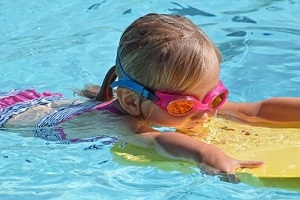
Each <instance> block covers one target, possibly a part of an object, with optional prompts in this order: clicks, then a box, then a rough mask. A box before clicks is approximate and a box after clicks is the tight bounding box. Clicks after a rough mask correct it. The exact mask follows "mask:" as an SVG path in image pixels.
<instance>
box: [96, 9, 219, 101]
mask: <svg viewBox="0 0 300 200" xmlns="http://www.w3.org/2000/svg"><path fill="white" fill-rule="evenodd" d="M118 51H119V55H120V61H121V63H122V66H123V69H124V71H125V73H126V74H127V75H128V76H129V77H130V78H132V79H133V80H135V81H136V82H138V83H140V84H142V85H144V86H145V87H147V88H149V89H152V90H156V89H168V90H175V91H178V92H184V91H186V90H187V89H191V88H193V87H195V85H196V84H195V83H198V82H200V81H201V80H202V79H203V78H204V77H205V76H207V75H208V74H209V71H210V69H211V68H212V67H216V66H218V65H219V64H220V62H221V59H222V56H221V53H220V52H219V50H218V49H217V47H216V46H215V45H214V43H213V42H212V41H211V40H210V39H209V38H208V37H207V36H206V35H205V33H204V32H203V31H202V30H201V29H199V28H198V27H197V26H196V25H195V24H194V23H193V22H192V21H190V20H189V19H187V18H185V17H182V16H178V15H167V14H154V13H152V14H148V15H145V16H143V17H141V18H139V19H137V20H135V21H134V22H133V23H132V24H131V25H130V26H129V27H128V28H127V29H126V30H125V31H124V33H123V35H122V37H121V39H120V43H119V47H118ZM114 69H115V67H112V69H111V71H112V70H114ZM115 74H116V75H117V76H121V74H120V72H119V71H118V69H116V71H115ZM115 74H114V73H112V72H110V73H108V74H107V76H106V79H108V80H109V81H110V82H113V81H114V80H115V78H116V77H115ZM103 83H104V84H105V88H104V87H102V88H101V89H102V90H103V91H104V90H106V93H110V94H109V95H110V96H109V97H108V96H106V97H105V95H102V96H101V95H98V99H97V98H96V100H108V99H111V98H112V95H111V92H107V91H111V89H109V88H107V85H108V82H107V81H105V80H104V82H103ZM108 87H109V86H108ZM103 91H102V93H105V92H103ZM100 93H101V92H100Z"/></svg>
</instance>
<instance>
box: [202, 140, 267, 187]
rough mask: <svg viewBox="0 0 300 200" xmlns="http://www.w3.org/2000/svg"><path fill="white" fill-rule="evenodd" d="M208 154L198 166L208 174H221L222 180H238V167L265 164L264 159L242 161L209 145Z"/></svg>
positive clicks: (253, 166) (252, 166)
mask: <svg viewBox="0 0 300 200" xmlns="http://www.w3.org/2000/svg"><path fill="white" fill-rule="evenodd" d="M207 154H208V155H205V156H204V157H203V159H202V162H201V163H199V164H198V167H199V168H200V169H201V170H202V172H203V173H205V174H208V175H221V180H227V181H228V182H238V179H237V176H236V175H235V174H234V173H235V171H236V169H238V168H255V167H260V166H262V165H263V164H264V162H263V161H242V160H237V159H234V158H231V157H229V156H227V155H226V154H225V153H224V152H222V151H221V150H220V149H218V148H216V147H214V146H212V145H210V146H208V151H207Z"/></svg>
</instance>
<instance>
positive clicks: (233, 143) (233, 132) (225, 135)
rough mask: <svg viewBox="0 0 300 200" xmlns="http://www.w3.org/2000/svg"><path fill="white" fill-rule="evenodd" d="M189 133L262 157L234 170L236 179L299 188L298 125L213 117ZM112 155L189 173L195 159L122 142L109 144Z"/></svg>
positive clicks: (244, 155)
mask: <svg viewBox="0 0 300 200" xmlns="http://www.w3.org/2000/svg"><path fill="white" fill-rule="evenodd" d="M187 134H188V135H190V136H191V137H195V138H197V139H199V140H202V141H205V142H207V143H210V144H213V145H215V146H217V147H219V148H220V149H222V150H223V151H224V152H226V154H228V155H230V156H232V157H234V158H237V159H241V160H263V161H264V162H265V164H264V165H263V166H262V167H259V168H253V169H249V168H245V169H239V170H237V174H238V177H239V179H240V180H241V181H242V182H244V183H247V184H250V185H253V186H260V187H278V188H283V189H290V190H295V191H300V129H299V128H296V129H292V128H268V127H257V126H249V125H245V124H239V123H235V122H231V121H228V120H225V119H221V118H215V119H214V120H211V121H209V122H207V123H205V124H204V125H203V127H201V128H200V129H199V130H197V131H196V132H195V133H187ZM112 152H113V154H114V155H116V156H115V159H117V160H118V162H122V163H125V164H135V165H143V166H149V165H151V166H155V167H158V168H159V169H162V170H170V171H180V172H182V173H192V172H194V171H195V169H196V168H195V166H196V164H195V163H188V162H184V161H179V160H172V159H167V158H165V157H162V156H160V155H158V154H157V153H156V152H154V150H152V149H146V148H141V147H135V146H132V145H125V146H122V145H121V144H116V145H115V146H114V147H113V148H112Z"/></svg>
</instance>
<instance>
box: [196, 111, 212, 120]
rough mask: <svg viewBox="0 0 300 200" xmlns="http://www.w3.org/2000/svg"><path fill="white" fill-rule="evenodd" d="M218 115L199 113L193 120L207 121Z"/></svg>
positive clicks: (207, 112)
mask: <svg viewBox="0 0 300 200" xmlns="http://www.w3.org/2000/svg"><path fill="white" fill-rule="evenodd" d="M216 115H217V111H209V110H207V111H198V112H195V115H194V116H193V117H192V120H195V121H206V120H208V119H211V118H214V117H215V116H216Z"/></svg>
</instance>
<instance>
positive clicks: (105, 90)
mask: <svg viewBox="0 0 300 200" xmlns="http://www.w3.org/2000/svg"><path fill="white" fill-rule="evenodd" d="M115 69H116V66H115V65H114V66H112V67H111V68H110V69H109V70H108V72H107V74H106V75H105V78H104V80H103V83H102V85H101V88H100V92H99V93H98V94H97V96H96V97H95V99H94V100H95V101H108V100H111V99H112V98H113V90H112V88H111V87H110V84H112V83H113V82H114V81H115V80H116V78H117V75H116V74H115Z"/></svg>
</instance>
